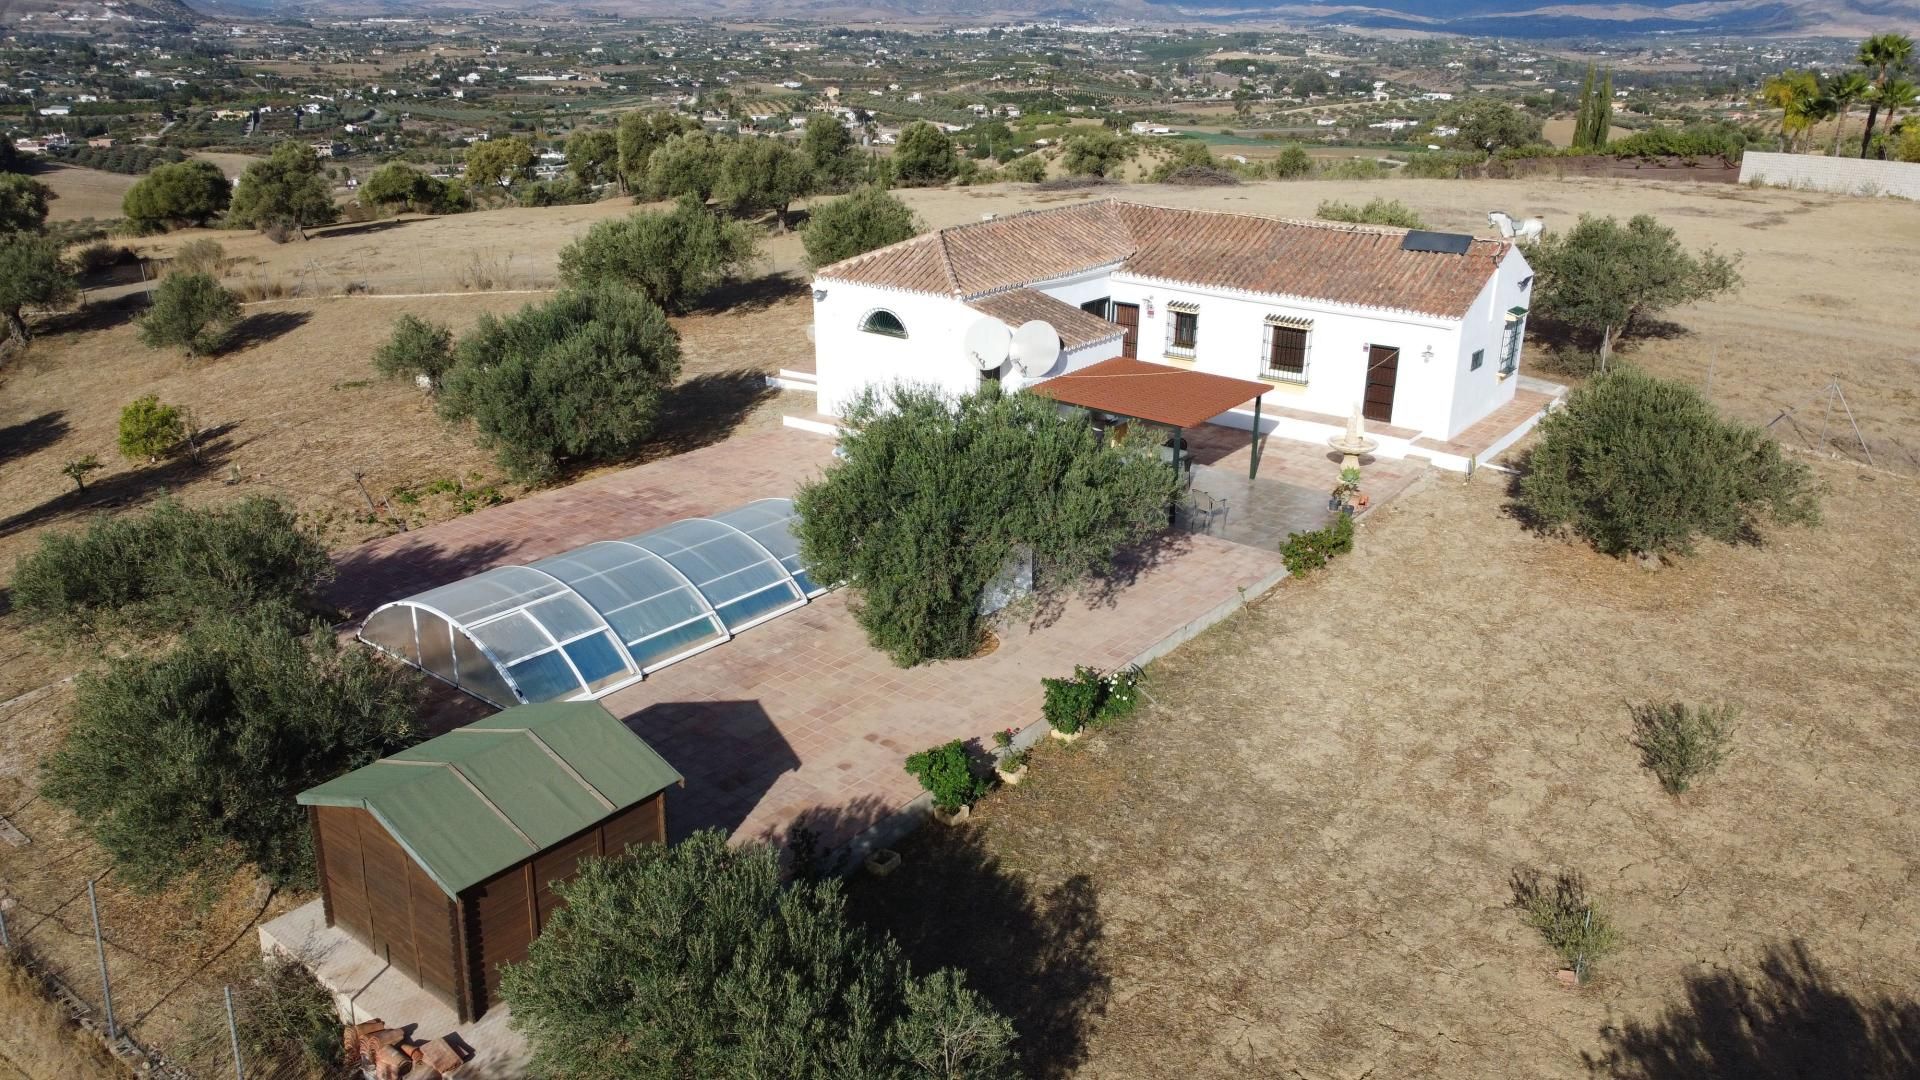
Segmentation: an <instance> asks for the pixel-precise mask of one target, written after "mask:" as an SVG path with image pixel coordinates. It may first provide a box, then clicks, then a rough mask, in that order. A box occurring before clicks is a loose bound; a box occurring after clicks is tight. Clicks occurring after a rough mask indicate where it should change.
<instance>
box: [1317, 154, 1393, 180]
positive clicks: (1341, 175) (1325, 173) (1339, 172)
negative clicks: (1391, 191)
mask: <svg viewBox="0 0 1920 1080" xmlns="http://www.w3.org/2000/svg"><path fill="white" fill-rule="evenodd" d="M1387 174H1388V169H1387V167H1386V166H1384V165H1382V164H1380V163H1379V162H1378V161H1375V160H1374V159H1372V158H1363V157H1350V158H1341V159H1340V160H1338V161H1329V162H1327V163H1326V164H1324V165H1322V166H1321V167H1320V179H1322V180H1379V179H1381V178H1382V177H1385V176H1386V175H1387Z"/></svg>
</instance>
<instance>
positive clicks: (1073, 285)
mask: <svg viewBox="0 0 1920 1080" xmlns="http://www.w3.org/2000/svg"><path fill="white" fill-rule="evenodd" d="M1112 276H1113V268H1112V267H1101V268H1100V269H1098V270H1090V271H1088V272H1087V273H1084V274H1075V275H1074V276H1072V277H1064V278H1056V279H1055V280H1053V281H1042V282H1039V283H1037V284H1035V285H1034V286H1033V290H1034V291H1035V292H1043V293H1046V294H1047V295H1048V296H1051V297H1053V298H1054V299H1055V300H1058V301H1060V302H1061V303H1063V304H1072V305H1073V306H1074V307H1079V306H1080V305H1081V304H1084V303H1086V302H1087V301H1089V300H1098V299H1100V298H1101V297H1103V296H1108V295H1110V294H1111V290H1112V289H1113V283H1112V281H1111V280H1110V279H1111V278H1112ZM1103 359H1104V358H1103Z"/></svg>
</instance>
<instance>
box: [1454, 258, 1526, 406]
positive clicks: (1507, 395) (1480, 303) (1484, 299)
mask: <svg viewBox="0 0 1920 1080" xmlns="http://www.w3.org/2000/svg"><path fill="white" fill-rule="evenodd" d="M1532 274H1533V269H1532V268H1531V267H1529V266H1528V265H1527V260H1526V259H1525V258H1524V257H1523V256H1522V255H1521V254H1520V249H1519V248H1514V249H1512V250H1510V251H1508V252H1507V257H1506V259H1505V260H1504V261H1502V262H1501V264H1500V272H1499V273H1498V274H1496V275H1494V279H1493V281H1492V282H1491V283H1490V286H1489V287H1488V288H1485V289H1482V290H1481V291H1480V296H1479V298H1478V299H1476V300H1474V302H1473V307H1471V308H1469V309H1467V317H1466V318H1465V319H1462V320H1461V323H1460V350H1459V352H1458V353H1456V354H1455V355H1454V390H1453V410H1452V413H1451V415H1450V416H1449V418H1448V420H1447V428H1446V433H1445V434H1444V435H1442V434H1440V433H1438V432H1435V433H1434V437H1435V438H1439V439H1441V440H1442V441H1445V440H1446V439H1451V438H1453V437H1454V436H1455V435H1458V434H1460V433H1461V432H1462V431H1464V430H1466V429H1467V428H1468V427H1469V426H1470V425H1472V424H1473V422H1474V421H1476V420H1478V419H1480V418H1481V417H1483V416H1485V415H1487V414H1488V413H1490V412H1492V411H1493V410H1495V409H1497V408H1499V407H1500V406H1502V405H1505V404H1506V403H1507V402H1509V401H1512V400H1513V392H1514V390H1515V389H1517V388H1518V387H1519V385H1520V364H1521V363H1522V362H1523V361H1525V359H1526V356H1525V353H1526V336H1525V334H1524V333H1523V334H1522V335H1521V343H1520V350H1519V352H1518V353H1516V354H1515V355H1514V368H1513V374H1512V375H1510V376H1508V377H1506V378H1502V377H1501V376H1500V345H1501V342H1503V341H1504V340H1505V339H1506V332H1507V312H1509V311H1512V310H1513V309H1514V308H1517V307H1531V306H1532V288H1531V285H1532ZM1522 282H1526V283H1527V285H1526V286H1524V287H1523V286H1522V284H1521V283H1522ZM1524 329H1525V328H1524V327H1522V330H1523V331H1524ZM1475 349H1485V350H1486V360H1485V362H1484V363H1482V364H1481V365H1480V370H1478V371H1474V370H1473V369H1472V365H1473V351H1474V350H1475Z"/></svg>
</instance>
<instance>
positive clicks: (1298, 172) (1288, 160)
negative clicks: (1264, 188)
mask: <svg viewBox="0 0 1920 1080" xmlns="http://www.w3.org/2000/svg"><path fill="white" fill-rule="evenodd" d="M1265 171H1266V174H1267V175H1268V176H1271V177H1272V178H1274V179H1275V180H1298V179H1299V178H1301V177H1303V176H1307V175H1309V174H1310V173H1312V172H1313V155H1311V154H1309V153H1307V151H1306V148H1305V147H1303V146H1289V147H1287V148H1286V149H1285V150H1282V151H1280V153H1279V154H1277V155H1275V156H1274V159H1273V160H1272V161H1269V162H1267V165H1266V169H1265Z"/></svg>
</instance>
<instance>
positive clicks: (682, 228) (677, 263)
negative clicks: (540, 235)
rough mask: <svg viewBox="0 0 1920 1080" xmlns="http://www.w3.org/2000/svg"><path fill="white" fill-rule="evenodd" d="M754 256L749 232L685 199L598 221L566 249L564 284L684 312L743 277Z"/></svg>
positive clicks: (693, 199) (688, 197)
mask: <svg viewBox="0 0 1920 1080" xmlns="http://www.w3.org/2000/svg"><path fill="white" fill-rule="evenodd" d="M757 249H758V245H757V244H756V243H755V241H754V237H753V233H752V232H751V231H750V230H749V229H748V228H747V227H746V226H745V225H743V224H741V223H740V222H737V221H723V220H721V219H720V218H719V217H717V216H715V215H714V214H713V213H712V212H711V211H709V210H708V209H707V208H706V207H705V206H704V205H702V203H701V202H700V200H699V199H698V198H697V197H695V196H693V195H686V196H683V197H681V199H680V201H679V202H678V203H676V204H675V205H674V208H673V209H672V210H668V211H658V210H652V211H641V212H638V213H634V214H630V215H628V216H627V217H625V218H617V219H612V220H607V221H599V222H595V223H594V224H593V226H592V227H591V228H589V229H588V230H587V233H586V235H585V236H582V237H581V238H580V239H578V240H575V241H574V242H573V243H571V244H568V245H567V246H566V247H565V248H563V249H561V251H560V279H561V281H563V282H565V283H566V284H568V285H572V286H582V285H592V284H596V283H601V282H615V283H618V284H621V285H625V286H628V287H630V288H635V289H639V290H640V291H641V292H643V293H645V294H646V295H647V297H648V298H649V299H651V300H652V301H653V302H654V303H656V304H659V305H660V306H661V307H664V308H667V309H668V310H670V311H684V310H686V309H687V308H688V307H690V306H691V305H692V304H694V303H695V302H696V301H698V300H699V299H700V298H701V297H702V296H705V295H706V294H707V293H708V292H709V291H711V290H712V289H713V287H714V286H716V285H718V284H720V283H721V282H722V281H725V280H727V279H728V278H731V277H734V276H736V275H738V274H739V273H740V272H741V271H742V270H744V269H745V268H746V267H747V266H748V265H749V264H750V263H752V262H753V260H754V258H755V257H756V256H757V254H758V250H757Z"/></svg>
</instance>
